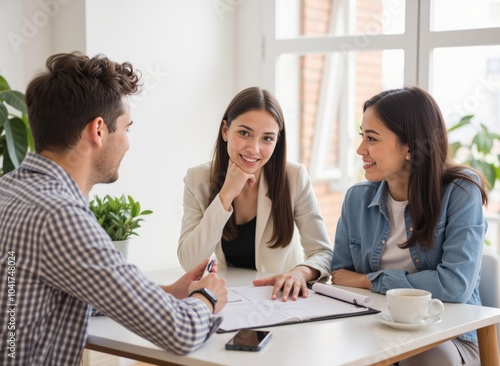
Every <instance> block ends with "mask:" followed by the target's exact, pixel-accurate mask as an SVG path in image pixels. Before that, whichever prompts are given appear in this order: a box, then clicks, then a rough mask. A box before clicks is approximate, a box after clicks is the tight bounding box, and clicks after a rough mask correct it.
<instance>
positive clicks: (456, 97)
mask: <svg viewBox="0 0 500 366" xmlns="http://www.w3.org/2000/svg"><path fill="white" fill-rule="evenodd" d="M262 6H263V7H264V9H263V10H264V12H263V14H265V15H264V19H263V24H264V55H265V60H264V65H263V67H264V75H266V79H265V80H266V82H268V83H269V85H266V87H267V88H269V89H270V90H273V91H274V92H275V94H276V96H277V97H278V99H279V100H280V102H281V104H282V106H283V108H284V111H285V115H286V118H287V129H288V131H289V136H290V138H291V140H290V141H289V142H288V145H289V146H290V148H289V149H290V150H289V152H288V154H289V157H290V158H291V159H294V160H298V161H300V162H302V163H304V164H306V166H307V167H308V169H309V172H310V175H311V178H312V180H313V183H314V187H315V191H316V194H317V196H318V199H319V200H320V204H321V209H322V213H323V216H324V218H325V220H326V223H327V227H328V229H329V233H330V236H331V238H333V237H334V234H335V227H336V223H337V220H338V216H339V213H340V207H341V203H342V200H343V195H344V192H345V190H346V189H347V188H348V187H349V186H350V185H352V184H353V183H355V182H356V181H359V180H363V179H364V177H363V173H362V169H361V165H360V159H359V157H358V156H357V155H356V151H355V149H356V146H357V143H358V141H357V138H358V137H357V136H358V135H357V133H358V132H359V125H360V120H361V117H362V110H361V108H362V104H363V102H364V101H365V100H366V99H368V98H369V97H371V96H373V95H374V94H376V93H378V92H380V91H381V90H385V89H390V88H399V87H402V86H405V85H419V86H421V87H423V88H424V89H427V90H429V91H430V92H431V94H433V95H434V97H435V98H436V100H437V101H438V103H439V105H440V106H441V108H442V110H443V114H444V115H445V119H446V121H447V123H448V124H449V125H450V126H451V125H452V124H454V123H456V122H458V120H459V119H460V118H461V117H462V116H463V115H465V114H474V115H475V116H476V118H477V119H480V120H481V122H483V123H485V124H486V125H488V126H489V127H490V128H496V129H497V130H498V131H500V0H478V1H474V2H471V1H466V0H434V1H430V0H420V1H404V0H273V1H263V2H262ZM451 8H453V11H450V9H451ZM486 27H488V28H486ZM466 137H467V136H464V138H466ZM491 198H492V201H495V194H493V195H492V197H491ZM496 201H500V200H498V199H496ZM490 207H495V204H494V203H493V202H492V204H490ZM493 210H495V209H493ZM496 210H497V211H500V206H497V208H496ZM490 226H491V225H490ZM498 226H500V225H498Z"/></svg>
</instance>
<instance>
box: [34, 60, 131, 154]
mask: <svg viewBox="0 0 500 366" xmlns="http://www.w3.org/2000/svg"><path fill="white" fill-rule="evenodd" d="M46 66H47V70H46V71H44V72H42V73H40V74H39V75H37V76H36V77H35V78H34V79H33V80H32V81H31V82H30V84H29V85H28V88H27V89H26V95H25V100H26V105H27V107H28V119H29V122H30V127H31V132H32V134H33V139H34V142H35V151H36V152H38V153H39V152H41V151H43V150H55V151H64V150H68V149H71V148H72V147H73V146H74V145H75V144H76V142H77V141H78V139H79V138H80V135H81V133H82V131H83V129H84V128H85V126H86V125H87V124H88V123H89V122H91V121H93V120H94V119H95V118H97V117H102V118H103V120H104V122H105V123H106V125H107V127H108V129H109V131H110V132H114V131H115V130H116V119H117V118H118V117H119V116H121V115H122V114H124V112H125V111H124V109H123V102H122V99H121V98H122V96H125V95H131V94H135V93H138V92H139V91H140V90H139V89H140V85H139V76H138V75H137V73H136V72H134V70H133V68H132V65H131V64H130V63H128V62H124V63H122V64H120V63H116V62H113V61H111V60H109V59H108V58H107V57H105V56H104V55H97V56H95V57H92V58H89V57H88V56H85V55H82V54H80V53H79V52H73V53H59V54H55V55H52V56H50V57H49V58H48V59H47V62H46Z"/></svg>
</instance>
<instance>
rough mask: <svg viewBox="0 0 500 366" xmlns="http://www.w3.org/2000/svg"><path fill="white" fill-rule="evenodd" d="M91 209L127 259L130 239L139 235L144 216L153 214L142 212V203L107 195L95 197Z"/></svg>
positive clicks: (123, 197)
mask: <svg viewBox="0 0 500 366" xmlns="http://www.w3.org/2000/svg"><path fill="white" fill-rule="evenodd" d="M89 207H90V210H91V211H92V212H93V213H94V216H95V217H96V219H97V221H98V222H99V224H100V225H101V226H102V228H103V229H104V230H105V231H106V233H107V234H108V235H109V237H110V238H111V240H112V241H113V243H114V244H115V247H116V248H117V249H118V250H119V251H121V252H122V254H123V255H124V257H125V258H127V256H128V242H129V239H130V238H131V237H132V236H134V235H136V236H137V235H138V234H137V229H138V228H140V227H141V225H140V223H141V222H142V221H144V219H143V218H142V216H144V215H150V214H152V213H153V211H151V210H143V211H141V205H140V203H139V202H137V201H135V200H134V199H133V198H132V197H131V196H125V195H121V196H119V197H114V196H110V195H109V194H107V195H105V196H104V197H102V198H101V197H99V196H97V195H95V196H94V198H93V199H92V200H91V201H90V202H89Z"/></svg>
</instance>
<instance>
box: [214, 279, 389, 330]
mask: <svg viewBox="0 0 500 366" xmlns="http://www.w3.org/2000/svg"><path fill="white" fill-rule="evenodd" d="M315 285H316V284H314V285H313V286H312V287H313V289H312V290H311V291H309V293H308V297H307V298H302V297H299V298H298V299H297V300H295V301H292V300H288V301H286V302H283V301H282V300H281V299H277V300H271V292H272V289H273V287H272V286H261V287H258V286H239V287H229V288H228V303H227V304H226V306H225V307H224V309H222V311H221V312H220V313H219V314H218V315H219V316H221V317H222V318H223V320H222V323H221V325H220V327H219V329H218V330H217V333H227V332H233V331H237V330H240V329H251V328H258V327H274V326H281V325H288V324H297V323H303V322H313V321H321V320H329V319H337V318H346V317H352V316H361V315H369V314H376V313H379V312H380V311H379V310H376V309H373V308H371V307H369V306H364V305H362V304H361V303H362V302H361V300H360V299H359V298H357V297H356V296H355V295H358V294H355V293H353V292H350V291H346V290H342V289H339V290H342V291H340V292H339V293H343V294H344V295H346V294H345V293H346V292H347V293H350V295H351V297H352V296H354V297H352V299H353V300H356V303H354V302H352V301H348V300H345V296H344V299H340V298H334V297H331V296H330V295H328V294H322V293H319V292H318V291H317V290H318V289H320V290H321V287H323V286H327V288H330V287H334V286H332V285H324V284H320V285H323V286H319V287H318V286H315ZM314 287H316V290H315V289H314ZM334 288H335V287H334ZM336 289H338V288H336ZM329 293H331V292H329ZM370 303H371V302H370Z"/></svg>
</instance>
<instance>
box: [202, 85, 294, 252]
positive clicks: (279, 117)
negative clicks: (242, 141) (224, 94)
mask: <svg viewBox="0 0 500 366" xmlns="http://www.w3.org/2000/svg"><path fill="white" fill-rule="evenodd" d="M252 110H264V111H267V112H269V113H270V114H271V115H272V116H273V117H274V119H275V121H276V123H278V126H279V129H280V132H279V136H278V140H277V142H276V147H275V149H274V152H273V155H272V156H271V158H270V159H269V161H268V162H267V163H266V165H264V168H263V171H264V177H265V179H266V182H267V184H268V187H269V191H268V193H267V196H268V197H269V198H270V199H271V202H272V207H271V215H272V217H273V222H274V226H273V234H272V236H271V239H270V241H269V243H268V245H269V247H270V248H279V247H286V246H287V245H288V244H290V242H291V240H292V236H293V213H292V204H291V202H290V188H289V184H288V177H287V174H286V166H287V163H286V131H285V118H284V116H283V112H282V110H281V107H280V105H279V103H278V101H277V100H276V98H275V97H274V96H273V95H272V94H271V93H269V92H268V91H267V90H264V89H261V88H258V87H251V88H247V89H244V90H242V91H241V92H239V93H238V94H237V95H236V96H235V97H234V98H233V100H231V102H230V103H229V105H228V107H227V109H226V111H225V112H224V115H223V116H222V119H221V123H220V128H219V132H218V135H217V140H216V142H215V149H214V154H213V159H212V163H211V169H210V183H211V188H210V201H209V202H212V200H213V199H214V198H215V197H216V196H217V194H218V193H219V192H220V190H221V188H222V185H223V184H224V180H225V178H226V172H227V168H228V164H229V154H228V152H227V144H226V142H225V141H224V140H223V138H222V128H223V126H224V121H225V122H226V125H227V127H229V126H231V123H232V122H233V120H234V119H236V118H237V117H238V116H239V115H241V114H243V113H246V112H248V111H252ZM237 236H238V231H237V227H236V219H235V215H232V216H231V218H230V219H229V220H228V222H227V223H226V226H225V227H224V231H223V233H222V237H223V239H224V240H228V241H229V240H233V239H235V238H236V237H237Z"/></svg>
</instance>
